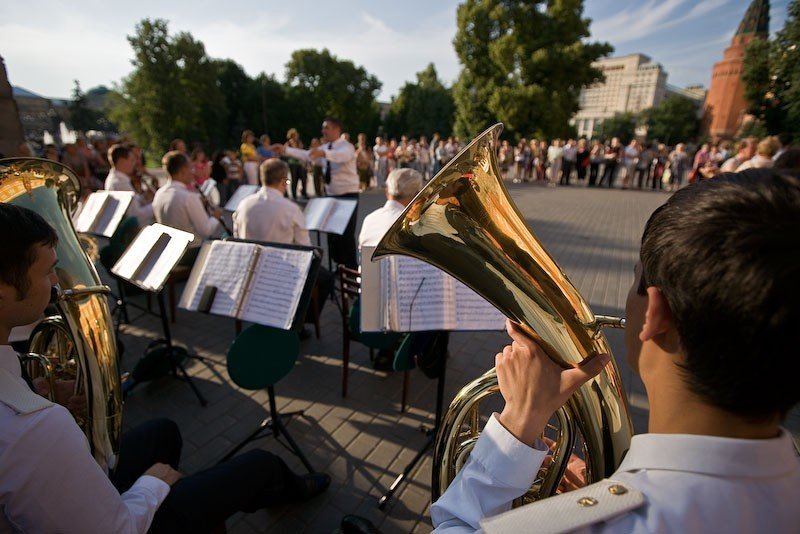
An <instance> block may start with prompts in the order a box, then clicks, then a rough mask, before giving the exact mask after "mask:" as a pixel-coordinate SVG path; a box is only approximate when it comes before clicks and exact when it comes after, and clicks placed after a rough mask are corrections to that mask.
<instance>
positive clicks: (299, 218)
mask: <svg viewBox="0 0 800 534" xmlns="http://www.w3.org/2000/svg"><path fill="white" fill-rule="evenodd" d="M295 207H296V208H297V209H296V210H294V212H295V213H294V216H293V219H294V221H293V224H292V226H293V232H294V236H293V239H292V241H293V242H294V243H296V244H298V245H306V246H310V245H311V238H310V237H309V235H308V230H306V218H305V216H304V215H303V212H302V211H301V210H300V208H299V207H297V206H295Z"/></svg>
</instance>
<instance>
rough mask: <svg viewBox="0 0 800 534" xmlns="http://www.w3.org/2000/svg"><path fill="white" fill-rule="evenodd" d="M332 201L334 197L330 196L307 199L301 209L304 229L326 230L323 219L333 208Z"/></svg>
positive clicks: (324, 219)
mask: <svg viewBox="0 0 800 534" xmlns="http://www.w3.org/2000/svg"><path fill="white" fill-rule="evenodd" d="M334 201H335V199H333V198H330V197H323V198H319V197H316V198H312V199H311V200H309V201H308V204H306V209H305V211H303V216H304V217H305V219H306V230H321V231H326V230H325V228H324V226H325V221H326V219H327V218H328V215H329V214H330V212H331V210H332V209H333V204H334Z"/></svg>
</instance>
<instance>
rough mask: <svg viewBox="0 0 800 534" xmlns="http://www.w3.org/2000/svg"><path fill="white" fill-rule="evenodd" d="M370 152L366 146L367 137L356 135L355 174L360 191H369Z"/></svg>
mask: <svg viewBox="0 0 800 534" xmlns="http://www.w3.org/2000/svg"><path fill="white" fill-rule="evenodd" d="M371 169H372V152H371V151H370V149H369V146H367V135H366V134H363V133H360V134H358V146H357V147H356V172H358V181H359V184H360V186H359V187H360V188H361V191H366V190H367V189H369V180H370V178H371V177H372V173H371V172H370V171H371Z"/></svg>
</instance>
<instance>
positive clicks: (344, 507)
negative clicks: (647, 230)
mask: <svg viewBox="0 0 800 534" xmlns="http://www.w3.org/2000/svg"><path fill="white" fill-rule="evenodd" d="M509 187H510V190H511V194H512V196H513V197H514V199H515V201H516V202H517V204H518V205H519V207H520V209H521V211H522V213H523V214H524V215H525V217H526V218H527V220H528V223H529V225H530V227H531V228H533V230H534V231H535V232H536V234H537V235H538V237H539V238H540V239H541V241H542V242H543V243H544V245H545V246H546V247H547V249H548V250H549V251H550V253H551V254H552V255H553V256H554V257H555V258H556V260H557V261H558V262H559V264H560V265H561V266H562V268H563V269H564V270H565V271H566V273H567V274H568V275H569V276H570V278H571V279H572V281H573V282H574V283H575V285H576V286H577V287H578V289H579V290H580V291H581V293H582V294H583V295H584V296H585V297H586V298H587V299H588V300H589V302H590V304H591V306H592V308H593V310H594V311H595V312H598V313H610V314H621V313H622V311H623V308H624V302H625V295H626V292H627V290H628V287H629V285H630V283H631V281H632V277H633V274H632V272H633V271H632V269H633V264H634V262H635V261H636V258H637V252H638V240H639V237H640V235H641V231H642V228H643V225H644V223H645V221H646V219H647V217H648V216H649V214H650V213H651V212H652V211H653V209H655V208H656V207H657V206H658V205H660V204H661V203H663V202H664V201H665V200H666V198H667V195H666V194H665V193H657V192H638V191H620V190H613V191H609V190H589V189H585V188H578V187H572V188H556V189H550V188H546V187H539V186H533V185H530V184H522V185H511V184H509ZM382 203H383V198H382V195H380V194H377V193H369V194H365V195H363V198H362V202H361V208H360V212H359V216H360V218H363V216H364V215H365V213H368V212H369V211H371V210H372V209H374V208H375V207H378V206H379V205H381V204H382ZM173 335H174V337H175V338H176V340H177V341H178V342H179V343H183V344H186V345H188V346H190V347H191V348H193V349H194V350H196V351H197V353H198V354H200V355H202V356H206V357H208V358H209V359H210V360H211V361H212V362H213V364H212V365H210V366H206V365H204V364H200V363H196V364H192V365H191V366H190V367H189V371H190V373H191V375H192V376H193V377H194V378H195V380H196V381H197V383H198V385H199V387H200V389H201V391H202V392H203V393H204V394H205V395H206V397H207V398H208V400H209V405H208V406H207V407H206V408H202V407H200V405H199V404H198V402H197V400H196V399H195V397H194V395H193V394H192V392H191V390H190V389H189V388H188V386H187V385H185V384H183V383H181V382H178V381H174V380H170V379H164V380H160V381H157V382H155V383H150V384H147V385H144V386H141V387H140V388H138V389H136V390H135V391H134V392H133V394H132V395H131V396H130V397H129V398H128V399H127V401H126V404H125V425H126V427H130V426H132V425H136V424H138V423H140V422H143V421H145V420H147V419H149V418H152V417H156V416H161V417H164V416H165V417H170V418H172V419H174V420H175V421H176V422H177V423H178V424H179V426H180V428H181V431H182V433H183V436H184V441H185V445H184V453H183V462H182V465H181V468H182V470H183V471H184V472H193V471H195V470H198V469H202V468H203V467H206V466H208V465H211V464H213V463H214V462H215V461H216V460H217V459H219V458H220V457H221V456H222V455H223V454H224V453H225V452H226V451H227V450H228V449H229V448H230V447H231V446H232V445H233V444H235V443H237V442H238V441H239V440H241V439H243V438H244V437H245V436H246V435H247V434H248V433H249V432H250V431H251V430H252V429H254V428H255V427H256V426H257V425H258V424H259V422H260V421H261V420H262V419H263V418H264V417H265V416H266V413H267V408H266V403H267V395H266V392H265V391H256V392H252V391H245V390H242V389H239V388H237V387H236V386H235V385H233V384H232V383H231V381H230V379H229V378H228V375H227V372H226V369H225V363H224V362H225V351H226V349H227V347H228V346H229V344H230V343H231V341H232V340H233V337H234V325H233V321H232V320H229V319H226V318H219V317H212V316H207V315H202V314H197V313H191V312H187V311H184V310H179V311H178V321H177V324H175V325H174V327H173ZM159 336H160V326H159V323H158V321H157V320H156V319H154V318H150V317H143V318H141V319H139V320H136V321H134V324H133V325H128V326H124V327H123V335H122V339H123V342H124V344H125V348H126V352H125V356H124V359H123V367H124V368H125V369H130V368H132V366H133V365H134V363H135V361H136V359H137V358H138V357H139V356H140V355H141V353H142V351H143V349H144V347H145V346H146V344H147V343H148V342H149V341H150V340H151V339H155V338H157V337H159ZM609 339H610V342H611V345H612V347H613V349H614V350H615V352H616V353H617V354H618V355H622V343H621V341H622V338H621V333H620V332H615V331H612V332H610V333H609ZM506 340H507V337H506V336H505V335H504V334H501V333H488V334H487V333H456V334H454V335H453V336H452V340H451V346H450V348H451V358H450V360H449V364H448V371H447V372H448V375H447V387H446V400H447V402H449V400H450V399H451V398H452V397H453V395H454V394H455V393H456V392H457V391H458V389H460V388H461V387H462V386H463V385H464V384H465V383H467V382H468V381H469V380H471V379H473V378H475V377H477V376H478V375H479V374H481V373H483V372H484V371H486V370H487V369H488V368H489V367H490V366H491V365H492V361H493V357H494V354H495V353H496V352H497V351H498V350H499V349H500V348H502V346H503V345H504V344H505V342H506ZM341 350H342V341H341V323H340V317H339V313H338V310H337V308H336V307H335V306H334V305H333V303H331V302H329V303H328V304H327V305H326V307H325V309H324V312H323V316H322V338H321V339H319V340H317V339H313V338H312V339H309V340H307V341H304V342H303V343H302V347H301V353H302V355H301V357H300V358H299V360H298V362H297V364H296V366H295V369H294V370H293V371H292V373H290V374H289V376H288V377H287V378H286V379H284V380H283V381H282V382H281V383H279V384H278V385H277V387H276V391H277V394H278V408H279V410H281V411H289V410H298V409H304V410H305V417H303V418H296V419H294V420H292V421H291V422H290V424H289V430H290V432H291V433H292V435H293V436H294V437H295V439H296V440H297V442H298V443H299V445H300V447H301V448H302V449H303V450H304V451H305V452H306V453H307V456H308V457H309V460H310V461H311V463H312V464H313V465H314V467H315V468H316V469H318V470H321V471H325V472H328V473H330V475H331V476H332V477H333V484H332V486H331V488H330V489H329V490H328V491H327V492H326V493H325V494H324V495H322V496H320V497H317V498H316V499H314V500H312V501H310V502H308V503H305V504H303V505H296V506H285V507H281V508H277V509H273V510H269V511H260V512H258V513H255V514H249V515H239V516H235V517H234V518H232V519H231V520H230V521H229V524H228V527H229V531H230V532H232V533H236V534H242V533H248V532H315V533H316V532H322V533H327V532H331V531H333V530H334V529H335V528H336V527H337V526H338V524H339V521H340V520H341V518H342V516H343V515H345V514H348V513H356V514H359V515H363V516H365V517H368V518H370V519H371V520H372V521H373V522H375V524H376V525H378V526H379V527H380V529H381V531H383V532H387V533H393V532H412V531H413V532H427V531H429V530H430V528H431V527H430V516H429V505H430V502H429V501H430V493H429V491H430V476H431V462H430V455H428V457H427V458H426V459H425V461H424V462H423V463H422V464H421V467H420V468H419V469H418V470H417V471H416V472H415V473H414V475H413V477H412V478H411V479H410V481H409V482H408V483H407V484H405V485H404V486H403V487H402V488H401V489H400V491H399V492H398V494H397V496H396V497H395V499H394V501H393V502H392V503H391V504H390V505H389V506H388V507H387V509H386V510H385V511H380V510H378V509H377V507H376V501H377V499H378V497H379V496H380V495H381V494H382V493H383V492H384V491H385V490H386V488H388V486H389V484H390V483H391V481H392V480H393V479H394V477H395V474H396V473H397V472H399V471H400V470H401V469H402V468H403V466H405V465H406V463H407V462H408V461H410V460H411V458H412V457H413V456H414V454H415V453H416V451H417V450H418V449H419V448H420V447H421V446H422V445H423V444H424V442H425V436H424V434H423V433H422V432H421V431H420V425H425V424H430V422H431V421H432V412H433V407H434V396H435V382H433V381H431V380H428V379H427V378H425V377H424V375H422V374H421V373H418V372H415V373H413V374H412V380H411V386H410V395H409V396H410V407H409V409H408V411H407V412H406V413H404V414H401V413H399V406H400V391H401V384H402V377H401V375H399V374H385V373H381V372H377V371H374V370H373V369H372V368H371V367H370V365H369V358H368V353H367V351H366V350H365V349H364V348H363V347H361V346H359V345H358V344H355V343H354V344H353V351H352V363H351V373H350V393H349V396H348V398H346V399H343V398H342V397H341V396H340V390H339V387H340V377H341ZM265 356H268V348H266V347H265ZM619 364H620V372H621V374H622V378H623V381H624V383H625V385H626V391H627V392H628V394H629V396H630V401H631V405H632V407H633V413H632V416H633V420H634V424H635V426H636V428H637V430H638V431H644V430H646V414H647V403H646V399H645V396H644V391H643V388H642V385H641V383H640V382H639V381H638V379H637V378H636V377H634V376H633V375H632V373H631V372H630V370H629V369H627V367H626V366H625V364H624V362H622V361H621V362H619ZM251 446H258V447H263V448H265V449H267V450H270V451H273V452H275V453H278V454H281V455H282V457H284V458H286V459H287V461H288V462H289V464H290V465H291V466H292V467H293V468H294V469H295V470H297V471H298V472H301V471H302V467H301V465H300V463H299V461H297V460H296V459H295V458H294V457H293V456H291V455H290V454H288V452H286V451H285V450H284V449H283V448H282V447H281V446H280V445H278V444H276V442H275V441H274V440H273V439H271V438H269V439H265V440H261V441H259V442H256V443H255V444H254V445H251Z"/></svg>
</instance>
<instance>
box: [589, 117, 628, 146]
mask: <svg viewBox="0 0 800 534" xmlns="http://www.w3.org/2000/svg"><path fill="white" fill-rule="evenodd" d="M637 121H638V118H637V116H636V115H634V114H633V113H631V112H630V111H626V112H625V113H616V114H615V115H614V116H613V117H610V118H608V119H605V120H604V121H603V122H601V123H600V126H599V129H598V131H597V135H596V136H595V137H597V138H599V139H605V140H606V141H609V140H611V138H612V137H619V139H620V141H621V142H622V144H625V145H626V144H628V143H630V141H631V139H633V136H634V135H636V123H637Z"/></svg>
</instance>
